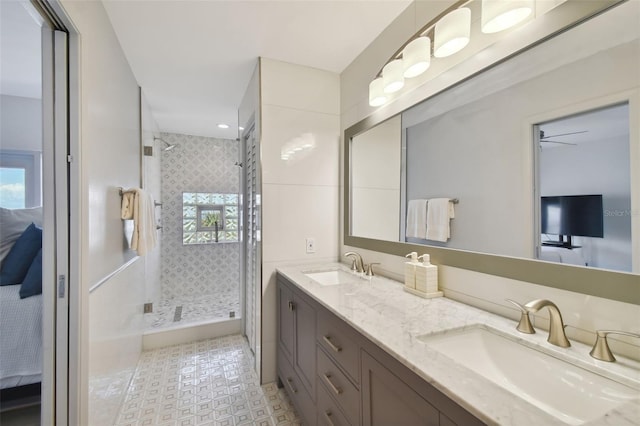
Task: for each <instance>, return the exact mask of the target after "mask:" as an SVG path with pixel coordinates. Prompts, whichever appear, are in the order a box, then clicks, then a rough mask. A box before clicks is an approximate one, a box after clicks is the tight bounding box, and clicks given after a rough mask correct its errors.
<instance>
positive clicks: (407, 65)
mask: <svg viewBox="0 0 640 426" xmlns="http://www.w3.org/2000/svg"><path fill="white" fill-rule="evenodd" d="M402 62H403V66H404V77H405V78H413V77H417V76H419V75H420V74H422V73H423V72H425V71H426V70H427V69H428V68H429V66H430V65H431V39H430V38H429V37H425V36H421V37H418V38H416V39H415V40H412V41H411V42H410V43H409V44H407V45H406V46H405V48H404V50H403V51H402Z"/></svg>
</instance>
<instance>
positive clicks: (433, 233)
mask: <svg viewBox="0 0 640 426" xmlns="http://www.w3.org/2000/svg"><path fill="white" fill-rule="evenodd" d="M454 216H455V214H454V210H453V202H452V201H451V199H450V198H432V199H430V200H429V202H428V203H427V240H432V241H441V242H446V241H447V240H448V239H449V238H450V237H451V228H450V226H449V222H450V220H451V219H453V218H454Z"/></svg>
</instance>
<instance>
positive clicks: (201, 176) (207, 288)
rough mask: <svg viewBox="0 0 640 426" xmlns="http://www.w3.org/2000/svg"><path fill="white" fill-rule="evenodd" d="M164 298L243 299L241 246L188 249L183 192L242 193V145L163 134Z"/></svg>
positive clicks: (226, 245)
mask: <svg viewBox="0 0 640 426" xmlns="http://www.w3.org/2000/svg"><path fill="white" fill-rule="evenodd" d="M161 137H162V139H164V140H166V141H167V142H169V143H171V144H176V145H177V147H176V148H175V149H173V150H171V151H165V152H162V161H161V170H162V201H163V206H162V226H163V229H162V273H161V280H162V299H165V300H167V299H176V298H191V297H198V296H202V295H219V296H220V297H221V298H225V299H228V298H232V300H236V301H237V300H238V299H239V288H240V286H239V283H240V247H241V245H240V243H218V244H195V245H186V246H185V245H182V193H183V192H222V193H238V191H239V188H240V171H239V168H238V166H236V165H235V163H236V161H239V156H238V150H239V142H238V141H235V140H232V139H215V138H207V137H202V136H191V135H181V134H174V133H162V134H161Z"/></svg>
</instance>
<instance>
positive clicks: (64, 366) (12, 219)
mask: <svg viewBox="0 0 640 426" xmlns="http://www.w3.org/2000/svg"><path fill="white" fill-rule="evenodd" d="M0 8H1V9H2V10H1V11H0V12H1V13H0V19H1V20H2V22H1V25H0V27H1V31H2V34H1V40H2V49H1V52H2V53H1V55H2V57H1V62H2V73H1V76H0V96H1V102H2V107H1V108H0V116H1V117H0V118H1V121H2V133H1V135H0V208H1V210H0V240H1V241H0V246H1V248H2V250H1V255H2V263H1V264H0V273H1V275H2V278H1V279H0V281H1V282H0V310H1V311H2V315H1V318H0V359H1V360H2V362H1V363H0V373H1V377H0V379H1V381H0V387H1V392H0V395H1V398H0V423H2V424H3V425H12V424H19V425H29V424H67V419H68V402H67V401H68V398H67V392H68V387H67V379H68V335H69V332H68V317H69V307H68V295H67V284H68V271H69V219H68V218H69V209H68V200H69V190H68V173H69V166H68V157H67V155H68V145H69V144H68V123H67V117H68V96H67V94H68V91H67V81H68V80H67V78H68V65H67V64H68V61H67V57H68V48H67V32H66V30H65V28H64V27H63V26H62V25H60V24H59V22H60V21H59V20H58V19H57V17H56V16H55V14H54V13H53V12H51V11H50V10H49V7H48V5H47V4H46V3H30V2H0Z"/></svg>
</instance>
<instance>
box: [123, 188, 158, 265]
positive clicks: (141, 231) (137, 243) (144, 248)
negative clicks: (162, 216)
mask: <svg viewBox="0 0 640 426" xmlns="http://www.w3.org/2000/svg"><path fill="white" fill-rule="evenodd" d="M126 195H133V201H132V202H131V207H132V208H131V210H133V215H132V219H133V235H132V237H131V249H132V250H136V251H137V252H138V256H144V255H145V254H147V253H148V252H149V251H151V250H152V249H153V248H154V247H155V245H156V237H157V236H156V233H157V230H156V215H155V206H154V201H153V198H152V197H151V194H149V193H148V192H147V191H144V190H142V189H140V188H136V189H131V190H128V191H125V192H124V194H123V195H122V199H123V205H124V197H125V196H126ZM123 219H125V217H124V206H123Z"/></svg>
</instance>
